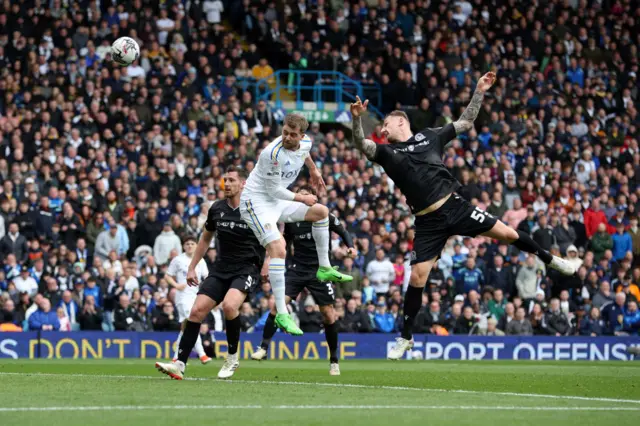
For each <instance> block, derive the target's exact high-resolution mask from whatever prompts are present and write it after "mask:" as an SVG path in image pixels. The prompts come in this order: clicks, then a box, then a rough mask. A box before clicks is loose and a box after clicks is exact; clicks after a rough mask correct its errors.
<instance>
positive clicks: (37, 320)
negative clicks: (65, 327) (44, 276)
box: [29, 298, 60, 331]
mask: <svg viewBox="0 0 640 426" xmlns="http://www.w3.org/2000/svg"><path fill="white" fill-rule="evenodd" d="M59 329H60V321H59V320H58V315H57V314H56V312H55V311H52V310H51V302H49V299H45V298H43V299H42V302H41V303H40V308H39V309H38V310H37V311H35V312H34V313H33V314H31V316H30V317H29V330H42V331H52V330H59Z"/></svg>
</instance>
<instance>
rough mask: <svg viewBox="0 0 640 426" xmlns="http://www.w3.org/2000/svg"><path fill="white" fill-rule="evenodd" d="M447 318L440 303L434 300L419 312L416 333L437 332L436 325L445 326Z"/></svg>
mask: <svg viewBox="0 0 640 426" xmlns="http://www.w3.org/2000/svg"><path fill="white" fill-rule="evenodd" d="M445 322H446V319H445V317H444V314H443V313H442V311H441V309H440V303H438V302H436V301H433V302H431V303H430V304H429V305H428V306H425V307H424V309H421V310H420V312H418V316H417V317H416V325H415V327H414V328H413V331H414V333H425V334H436V330H435V326H438V325H439V326H444V324H445Z"/></svg>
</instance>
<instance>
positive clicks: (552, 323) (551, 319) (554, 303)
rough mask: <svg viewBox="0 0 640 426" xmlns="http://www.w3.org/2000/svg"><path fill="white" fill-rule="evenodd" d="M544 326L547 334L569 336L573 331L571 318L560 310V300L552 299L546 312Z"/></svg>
mask: <svg viewBox="0 0 640 426" xmlns="http://www.w3.org/2000/svg"><path fill="white" fill-rule="evenodd" d="M544 328H545V330H546V332H547V334H549V335H552V336H567V335H569V333H570V332H571V324H569V319H568V318H567V316H566V315H565V314H564V312H562V311H561V310H560V300H558V299H555V298H554V299H551V304H550V305H549V312H547V313H546V314H545V324H544Z"/></svg>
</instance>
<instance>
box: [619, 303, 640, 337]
mask: <svg viewBox="0 0 640 426" xmlns="http://www.w3.org/2000/svg"><path fill="white" fill-rule="evenodd" d="M623 321H624V322H623V327H622V331H623V332H625V333H626V334H628V335H631V336H637V335H638V332H639V331H640V311H638V303H637V302H635V301H631V302H629V303H628V304H627V310H626V312H625V314H624V320H623Z"/></svg>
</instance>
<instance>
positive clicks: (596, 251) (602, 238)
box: [591, 223, 613, 262]
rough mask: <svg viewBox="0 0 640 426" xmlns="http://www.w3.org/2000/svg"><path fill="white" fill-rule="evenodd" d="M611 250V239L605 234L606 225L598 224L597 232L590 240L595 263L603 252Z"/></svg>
mask: <svg viewBox="0 0 640 426" xmlns="http://www.w3.org/2000/svg"><path fill="white" fill-rule="evenodd" d="M612 248H613V239H612V238H611V235H609V233H608V232H607V225H606V224H604V223H600V224H599V225H598V227H597V232H596V233H595V234H593V237H592V238H591V250H592V251H593V257H594V260H595V261H596V262H599V261H600V259H601V258H602V256H604V253H605V251H607V250H611V249H612Z"/></svg>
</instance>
